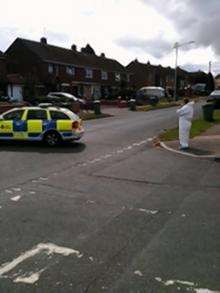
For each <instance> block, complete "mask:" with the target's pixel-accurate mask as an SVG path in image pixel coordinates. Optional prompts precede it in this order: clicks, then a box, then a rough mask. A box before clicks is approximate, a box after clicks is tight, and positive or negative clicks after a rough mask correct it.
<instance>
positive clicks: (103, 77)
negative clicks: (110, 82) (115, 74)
mask: <svg viewBox="0 0 220 293" xmlns="http://www.w3.org/2000/svg"><path fill="white" fill-rule="evenodd" d="M107 79H108V73H107V72H106V71H102V80H107Z"/></svg>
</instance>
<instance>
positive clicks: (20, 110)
mask: <svg viewBox="0 0 220 293" xmlns="http://www.w3.org/2000/svg"><path fill="white" fill-rule="evenodd" d="M15 112H22V114H21V117H20V118H19V119H12V118H10V119H8V118H5V116H6V115H10V114H12V113H15ZM24 112H25V110H23V109H16V110H12V111H10V112H8V113H5V114H3V115H2V118H3V119H4V121H10V120H16V121H19V120H22V118H23V117H24Z"/></svg>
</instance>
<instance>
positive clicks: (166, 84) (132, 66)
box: [126, 59, 187, 90]
mask: <svg viewBox="0 0 220 293" xmlns="http://www.w3.org/2000/svg"><path fill="white" fill-rule="evenodd" d="M126 70H127V72H128V74H129V75H130V86H131V87H132V88H133V89H134V90H137V89H139V88H141V87H143V86H161V87H163V88H165V89H173V88H174V76H175V70H174V69H173V68H171V67H163V66H161V65H152V64H151V63H150V62H149V61H148V62H147V63H146V64H145V63H141V62H139V61H138V60H137V59H136V60H134V61H132V62H131V63H129V64H128V65H127V67H126ZM177 76H178V79H177V85H178V88H179V89H182V88H184V86H185V85H186V84H187V72H186V71H185V70H182V69H181V68H179V67H178V69H177Z"/></svg>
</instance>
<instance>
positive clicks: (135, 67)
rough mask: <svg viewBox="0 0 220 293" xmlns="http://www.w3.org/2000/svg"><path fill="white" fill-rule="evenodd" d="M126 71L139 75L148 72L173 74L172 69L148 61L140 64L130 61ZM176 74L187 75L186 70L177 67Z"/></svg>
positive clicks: (136, 61)
mask: <svg viewBox="0 0 220 293" xmlns="http://www.w3.org/2000/svg"><path fill="white" fill-rule="evenodd" d="M126 69H127V71H128V72H130V73H132V72H134V71H135V72H136V73H137V72H139V73H140V74H143V73H146V72H150V71H157V72H158V71H162V72H166V73H167V74H168V73H169V74H174V70H175V69H174V68H171V67H170V66H168V67H163V66H161V65H153V64H151V63H150V62H149V61H148V62H147V63H141V62H139V61H138V60H137V59H136V60H134V61H132V62H131V63H129V64H128V65H127V66H126ZM177 70H178V74H181V75H184V74H187V73H188V72H187V71H186V70H183V69H182V68H180V67H178V68H177Z"/></svg>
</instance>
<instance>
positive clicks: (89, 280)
mask: <svg viewBox="0 0 220 293" xmlns="http://www.w3.org/2000/svg"><path fill="white" fill-rule="evenodd" d="M176 122H177V121H176V113H175V109H163V110H157V111H152V112H144V113H142V112H138V113H134V112H130V111H127V112H126V111H124V110H123V115H122V116H120V115H118V116H117V115H116V116H115V117H110V118H105V119H98V120H92V121H87V122H86V123H85V127H86V134H85V137H84V138H83V140H82V141H81V142H79V143H76V144H64V145H61V146H59V147H56V148H53V149H51V148H48V147H46V146H44V145H41V144H33V143H32V144H30V143H27V144H24V143H17V144H12V143H1V144H0V155H1V156H0V157H1V168H0V233H1V241H0V292H1V293H99V292H109V293H124V292H125V293H176V292H180V293H188V292H195V293H197V292H199V293H201V292H202V293H203V292H208V293H214V292H220V283H219V271H220V259H219V247H220V235H219V225H220V216H219V209H220V201H219V194H220V184H219V182H220V181H219V174H220V172H219V171H220V165H219V163H218V162H216V161H211V160H197V159H196V158H189V157H185V156H179V155H178V154H176V153H172V152H165V151H164V150H162V149H161V148H154V147H152V146H151V143H150V140H151V139H152V137H154V136H155V135H156V134H157V133H158V131H161V130H162V129H163V128H164V127H166V128H170V127H173V126H174V125H175V124H176Z"/></svg>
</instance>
